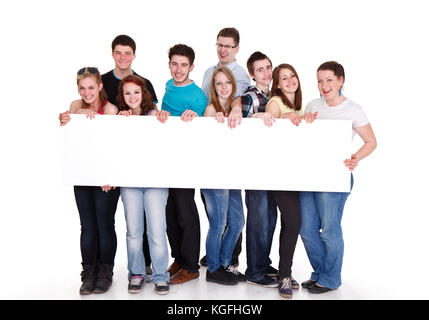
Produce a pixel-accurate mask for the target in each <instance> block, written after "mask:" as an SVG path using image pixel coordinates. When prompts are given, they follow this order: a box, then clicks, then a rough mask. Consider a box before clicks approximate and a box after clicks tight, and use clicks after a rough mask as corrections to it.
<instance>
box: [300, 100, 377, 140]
mask: <svg viewBox="0 0 429 320" xmlns="http://www.w3.org/2000/svg"><path fill="white" fill-rule="evenodd" d="M316 111H317V112H319V113H318V115H317V119H329V120H336V119H338V120H351V121H352V127H353V136H354V135H355V133H356V131H355V128H357V127H361V126H363V125H366V124H368V123H369V121H368V118H367V117H366V114H365V112H364V111H363V109H362V107H361V106H360V105H358V104H356V103H354V102H353V101H351V100H350V99H346V100H345V101H344V102H343V103H340V104H338V105H336V106H334V107H330V106H328V105H327V104H326V102H325V100H323V99H315V100H313V101H311V102H309V103H308V104H307V106H306V107H305V112H312V113H314V112H316Z"/></svg>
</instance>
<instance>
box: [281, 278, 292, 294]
mask: <svg viewBox="0 0 429 320" xmlns="http://www.w3.org/2000/svg"><path fill="white" fill-rule="evenodd" d="M279 293H280V295H281V296H282V297H283V298H286V299H290V298H292V281H291V278H290V277H287V278H283V279H282V281H280V285H279Z"/></svg>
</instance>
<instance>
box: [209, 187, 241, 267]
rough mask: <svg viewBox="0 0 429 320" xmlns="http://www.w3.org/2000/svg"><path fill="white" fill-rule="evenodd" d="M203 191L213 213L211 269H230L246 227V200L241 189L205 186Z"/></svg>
mask: <svg viewBox="0 0 429 320" xmlns="http://www.w3.org/2000/svg"><path fill="white" fill-rule="evenodd" d="M201 192H202V193H203V194H204V199H205V202H206V208H207V214H208V216H209V231H208V233H207V239H206V256H207V268H208V269H209V271H210V272H214V271H216V270H217V269H219V268H220V267H221V266H223V267H224V268H227V267H228V266H229V265H230V264H231V259H232V252H233V251H234V247H235V244H236V243H237V239H238V236H239V235H240V232H241V230H242V229H243V227H244V212H243V201H242V199H241V190H224V189H202V190H201ZM226 225H228V227H227V228H226V231H225V227H226ZM224 231H225V233H224ZM222 235H223V236H222Z"/></svg>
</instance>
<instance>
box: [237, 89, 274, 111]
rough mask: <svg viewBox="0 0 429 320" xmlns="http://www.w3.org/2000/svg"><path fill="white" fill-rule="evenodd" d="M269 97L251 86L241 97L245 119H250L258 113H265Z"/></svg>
mask: <svg viewBox="0 0 429 320" xmlns="http://www.w3.org/2000/svg"><path fill="white" fill-rule="evenodd" d="M268 100H269V96H268V95H267V94H266V93H265V92H263V91H262V90H260V89H259V88H257V87H256V86H250V87H248V88H247V90H246V91H245V92H244V94H243V95H242V96H241V105H242V108H243V118H250V117H252V115H253V114H255V113H258V112H265V107H266V106H267V103H268Z"/></svg>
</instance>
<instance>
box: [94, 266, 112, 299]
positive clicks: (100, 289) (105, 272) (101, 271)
mask: <svg viewBox="0 0 429 320" xmlns="http://www.w3.org/2000/svg"><path fill="white" fill-rule="evenodd" d="M97 269H98V270H97V280H96V281H95V288H94V290H93V292H94V293H104V292H106V291H107V290H109V288H110V285H111V284H112V277H113V264H107V263H100V262H97Z"/></svg>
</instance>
